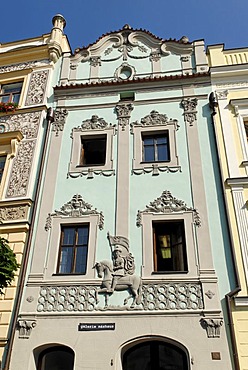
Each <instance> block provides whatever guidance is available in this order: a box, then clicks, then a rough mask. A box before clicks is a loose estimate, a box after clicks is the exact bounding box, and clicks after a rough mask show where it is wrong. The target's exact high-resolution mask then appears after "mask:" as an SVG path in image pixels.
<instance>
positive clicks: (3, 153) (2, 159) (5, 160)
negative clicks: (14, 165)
mask: <svg viewBox="0 0 248 370" xmlns="http://www.w3.org/2000/svg"><path fill="white" fill-rule="evenodd" d="M22 139H23V135H22V133H21V132H20V131H10V132H2V133H1V134H0V198H1V197H2V195H3V191H4V187H5V184H6V180H7V178H8V174H9V168H10V163H11V159H12V158H14V157H15V155H16V152H17V146H18V143H19V142H20V141H21V140H22Z"/></svg>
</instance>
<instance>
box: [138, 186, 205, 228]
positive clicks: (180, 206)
mask: <svg viewBox="0 0 248 370" xmlns="http://www.w3.org/2000/svg"><path fill="white" fill-rule="evenodd" d="M177 212H192V213H193V218H194V224H195V225H196V226H201V219H200V216H199V213H198V212H197V210H196V209H194V208H192V207H188V206H187V205H186V203H185V202H184V201H183V200H180V199H177V198H175V197H173V195H172V194H171V192H170V191H168V190H165V191H163V193H162V195H161V196H160V197H158V198H157V199H155V200H154V201H153V202H150V204H149V205H148V206H146V209H145V210H143V211H138V213H137V218H136V225H137V226H138V227H140V226H141V225H142V214H146V213H161V214H168V213H177Z"/></svg>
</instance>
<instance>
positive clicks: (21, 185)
mask: <svg viewBox="0 0 248 370" xmlns="http://www.w3.org/2000/svg"><path fill="white" fill-rule="evenodd" d="M35 143H36V140H29V141H23V142H21V143H20V144H19V148H18V152H17V155H16V157H15V158H14V161H13V168H12V172H11V177H10V181H9V185H8V189H7V195H6V196H7V197H9V198H11V197H20V196H25V195H26V194H27V188H28V183H29V176H30V171H31V166H32V158H33V153H34V148H35Z"/></svg>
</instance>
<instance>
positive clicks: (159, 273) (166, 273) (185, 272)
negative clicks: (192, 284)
mask: <svg viewBox="0 0 248 370" xmlns="http://www.w3.org/2000/svg"><path fill="white" fill-rule="evenodd" d="M188 273H189V271H153V272H152V275H171V274H174V275H175V274H188Z"/></svg>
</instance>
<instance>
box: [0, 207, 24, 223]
mask: <svg viewBox="0 0 248 370" xmlns="http://www.w3.org/2000/svg"><path fill="white" fill-rule="evenodd" d="M26 211H27V208H26V207H25V206H19V207H3V208H2V207H1V208H0V223H3V222H4V221H16V220H23V219H25V217H26Z"/></svg>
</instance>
